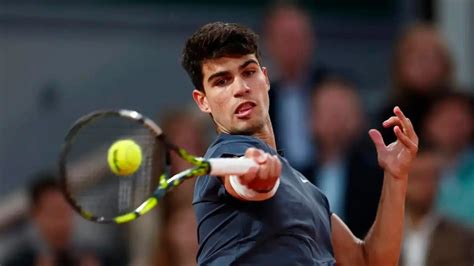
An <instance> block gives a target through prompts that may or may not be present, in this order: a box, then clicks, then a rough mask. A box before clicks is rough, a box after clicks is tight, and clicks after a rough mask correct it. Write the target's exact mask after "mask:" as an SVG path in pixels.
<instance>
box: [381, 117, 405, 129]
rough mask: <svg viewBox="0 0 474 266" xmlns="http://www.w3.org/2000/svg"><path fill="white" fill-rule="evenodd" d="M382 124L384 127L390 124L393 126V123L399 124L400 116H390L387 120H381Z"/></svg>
mask: <svg viewBox="0 0 474 266" xmlns="http://www.w3.org/2000/svg"><path fill="white" fill-rule="evenodd" d="M382 125H383V126H384V127H385V128H388V127H392V126H395V125H400V126H401V122H400V118H398V117H396V116H391V117H390V118H388V119H387V120H385V121H383V123H382Z"/></svg>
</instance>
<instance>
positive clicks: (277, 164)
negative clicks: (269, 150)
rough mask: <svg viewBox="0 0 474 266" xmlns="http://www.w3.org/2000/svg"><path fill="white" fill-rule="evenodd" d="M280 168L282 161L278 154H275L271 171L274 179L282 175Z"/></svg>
mask: <svg viewBox="0 0 474 266" xmlns="http://www.w3.org/2000/svg"><path fill="white" fill-rule="evenodd" d="M280 169H281V163H280V159H278V156H276V155H273V156H272V167H271V171H270V177H271V178H273V179H276V178H278V177H279V176H280Z"/></svg>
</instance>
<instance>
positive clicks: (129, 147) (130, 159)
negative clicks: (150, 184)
mask: <svg viewBox="0 0 474 266" xmlns="http://www.w3.org/2000/svg"><path fill="white" fill-rule="evenodd" d="M107 162H108V164H109V167H110V170H111V171H112V172H113V173H115V174H116V175H120V176H127V175H131V174H133V173H135V172H136V171H137V170H138V168H139V167H140V165H141V163H142V149H141V148H140V146H138V144H137V143H136V142H135V141H133V140H131V139H123V140H118V141H116V142H115V143H114V144H113V145H112V146H110V148H109V152H108V154H107Z"/></svg>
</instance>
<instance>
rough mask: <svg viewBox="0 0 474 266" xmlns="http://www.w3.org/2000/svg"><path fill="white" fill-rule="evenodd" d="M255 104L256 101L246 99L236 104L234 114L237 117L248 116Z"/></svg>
mask: <svg viewBox="0 0 474 266" xmlns="http://www.w3.org/2000/svg"><path fill="white" fill-rule="evenodd" d="M255 106H257V104H256V103H254V102H251V101H246V102H243V103H241V104H239V105H238V106H237V108H236V109H235V112H234V114H235V115H236V116H237V118H241V119H242V118H248V117H249V116H250V114H251V113H252V110H253V109H254V108H255Z"/></svg>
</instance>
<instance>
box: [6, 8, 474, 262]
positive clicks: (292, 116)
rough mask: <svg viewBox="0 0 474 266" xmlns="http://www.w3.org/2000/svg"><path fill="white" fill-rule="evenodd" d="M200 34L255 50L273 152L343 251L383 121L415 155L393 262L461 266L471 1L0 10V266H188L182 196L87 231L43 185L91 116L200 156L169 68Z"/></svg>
mask: <svg viewBox="0 0 474 266" xmlns="http://www.w3.org/2000/svg"><path fill="white" fill-rule="evenodd" d="M218 20H219V21H226V22H237V23H242V24H244V25H247V26H249V27H251V28H252V29H254V30H255V31H256V32H257V33H259V34H260V40H261V45H262V46H261V47H262V52H263V65H265V66H268V68H269V77H270V80H271V82H272V90H271V92H270V99H271V110H270V112H271V118H272V121H273V125H274V128H275V131H276V135H277V138H278V139H277V141H278V145H279V146H280V147H282V148H283V149H285V151H286V154H287V157H288V159H289V160H290V161H291V162H292V163H293V165H295V166H296V167H297V168H298V169H299V170H300V171H301V172H303V173H304V174H305V175H306V176H307V177H308V179H310V180H311V181H312V182H313V183H314V184H316V185H317V186H318V187H320V188H321V189H322V190H323V191H324V192H325V193H326V195H327V196H328V198H329V201H330V204H331V208H332V210H333V211H334V212H336V213H337V214H338V215H340V216H341V217H343V219H344V220H345V221H346V223H347V224H348V225H349V227H350V228H351V229H352V230H353V231H354V233H355V234H356V235H357V236H359V237H363V236H364V235H365V234H366V233H367V230H368V229H369V227H370V225H371V223H372V222H373V217H374V215H375V211H376V207H377V202H378V198H379V196H380V186H381V182H382V180H381V179H382V174H381V171H380V169H379V168H378V167H377V162H376V155H375V150H374V148H373V146H372V143H370V140H369V138H368V135H367V133H366V132H367V130H368V129H369V128H371V127H376V128H378V129H381V123H382V121H383V120H385V119H386V118H388V117H389V116H390V114H391V108H393V106H394V105H400V106H401V107H402V110H404V111H405V113H406V114H407V116H409V117H410V118H411V119H412V121H413V123H414V124H415V130H416V131H417V132H418V134H419V136H420V139H421V146H420V154H421V155H422V156H420V158H419V161H417V162H416V164H415V167H414V169H413V173H412V175H413V178H411V177H410V178H411V179H410V184H409V192H408V195H407V197H408V198H407V227H406V228H407V229H406V232H405V234H406V237H405V240H404V249H403V253H402V258H401V261H400V263H401V264H402V265H472V264H473V263H474V258H473V257H474V244H473V241H474V237H473V233H472V228H473V225H474V149H473V136H474V107H473V100H472V97H473V94H474V75H473V73H474V27H473V25H474V1H472V0H385V1H374V0H360V1H351V0H337V1H334V0H312V1H310V0H307V1H269V0H265V1H250V0H240V1H214V0H204V1H199V3H197V2H196V1H191V0H180V1H179V0H174V1H165V0H136V1H131V0H81V1H74V0H70V1H53V0H51V1H31V0H15V1H12V0H0V100H1V103H0V106H1V109H0V110H1V112H0V265H193V264H195V254H196V252H197V239H196V231H195V227H196V222H195V221H194V214H193V212H192V205H191V199H192V190H193V183H192V182H191V181H190V182H189V184H186V185H185V186H183V187H182V188H179V189H180V190H181V192H179V191H178V192H177V193H173V194H172V195H173V196H171V197H169V199H167V200H166V202H165V203H164V204H163V205H162V207H161V208H159V209H157V210H156V211H155V212H153V213H151V214H149V215H147V216H145V217H142V218H141V219H139V220H138V221H136V222H134V223H132V224H130V225H125V226H103V225H96V224H92V223H89V222H86V221H83V220H82V219H81V218H78V217H77V216H76V215H74V214H72V213H70V212H69V211H68V210H67V208H63V207H64V206H63V205H64V202H61V200H62V198H61V197H57V195H56V194H58V193H59V192H58V190H57V187H56V184H55V183H54V182H51V180H54V179H55V178H57V174H56V172H57V159H58V156H59V151H60V148H61V144H62V141H63V138H64V136H65V134H66V132H67V130H68V128H69V127H70V126H71V125H72V123H73V122H74V121H75V120H76V119H77V118H78V117H80V116H81V115H83V114H85V113H88V112H90V111H93V110H96V109H103V108H128V109H134V110H137V111H139V112H142V113H144V114H146V115H147V116H150V117H152V118H154V119H155V120H156V121H158V122H159V123H160V124H161V125H163V127H164V128H165V131H169V132H175V133H171V134H169V135H172V136H173V140H174V141H175V142H176V143H177V144H178V145H180V146H183V147H185V148H188V149H189V150H190V151H192V152H193V153H195V154H203V153H204V152H205V149H206V147H207V145H208V144H209V143H210V141H211V140H212V137H213V133H212V123H209V119H208V117H206V116H204V117H202V116H196V113H197V112H198V109H197V108H195V107H194V106H193V102H192V98H191V91H192V89H193V87H192V84H191V82H190V80H189V78H188V77H187V75H186V73H185V71H184V70H183V69H182V68H181V66H180V57H181V51H182V49H183V47H184V42H185V41H186V38H187V37H189V35H190V34H192V33H193V32H194V31H195V30H197V28H198V27H200V26H202V25H203V24H205V23H208V22H212V21H218ZM181 128H185V129H187V130H182V129H181ZM191 130H193V132H199V134H197V133H195V134H191V135H189V132H191ZM186 134H188V135H186ZM383 135H384V138H386V142H388V141H389V140H394V135H393V133H392V131H390V130H385V131H383ZM292 149H293V150H292ZM294 150H296V151H294ZM182 167H183V166H180V165H176V166H175V168H174V171H178V170H179V169H182ZM55 193H56V194H55ZM177 194H180V195H184V196H177ZM55 195H56V196H55ZM51 206H53V207H54V208H52V207H51ZM48 207H49V208H48ZM170 209H173V212H171V211H169V210H170ZM58 210H63V212H61V213H59V211H58ZM174 210H178V211H174ZM43 212H45V213H48V212H52V213H54V215H56V216H54V215H47V216H48V217H53V216H54V217H56V219H52V220H49V221H48V220H44V219H42V218H41V217H43V215H42V213H43ZM50 214H51V213H50ZM54 220H61V221H63V222H64V223H62V224H60V225H52V223H54ZM48 225H49V226H48ZM48 227H49V229H48ZM61 228H62V229H61ZM170 232H173V234H170ZM48 236H49V237H48ZM55 239H56V240H55ZM421 240H425V241H421ZM420 243H421V244H420ZM55 246H69V247H68V248H64V250H67V251H68V253H70V254H69V255H64V256H63V257H66V259H64V260H57V259H52V255H51V254H54V252H52V251H51V250H55ZM61 250H62V251H63V248H61ZM440 250H444V252H441V251H440ZM452 250H455V251H452ZM25 252H26V253H27V254H29V255H25V254H26V253H25ZM71 254H72V255H71ZM28 256H31V258H32V260H31V261H34V263H35V264H29V263H30V262H25V261H21V260H17V258H25V257H28ZM58 256H59V255H58ZM61 256H62V255H61ZM61 256H59V257H61ZM55 260H56V261H55ZM58 261H59V262H58ZM60 261H62V263H61V262H60ZM65 261H66V262H67V263H66V262H65ZM9 263H10V264H9ZM41 263H43V264H41ZM48 263H49V264H48ZM54 263H57V264H54ZM69 263H73V264H69Z"/></svg>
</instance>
